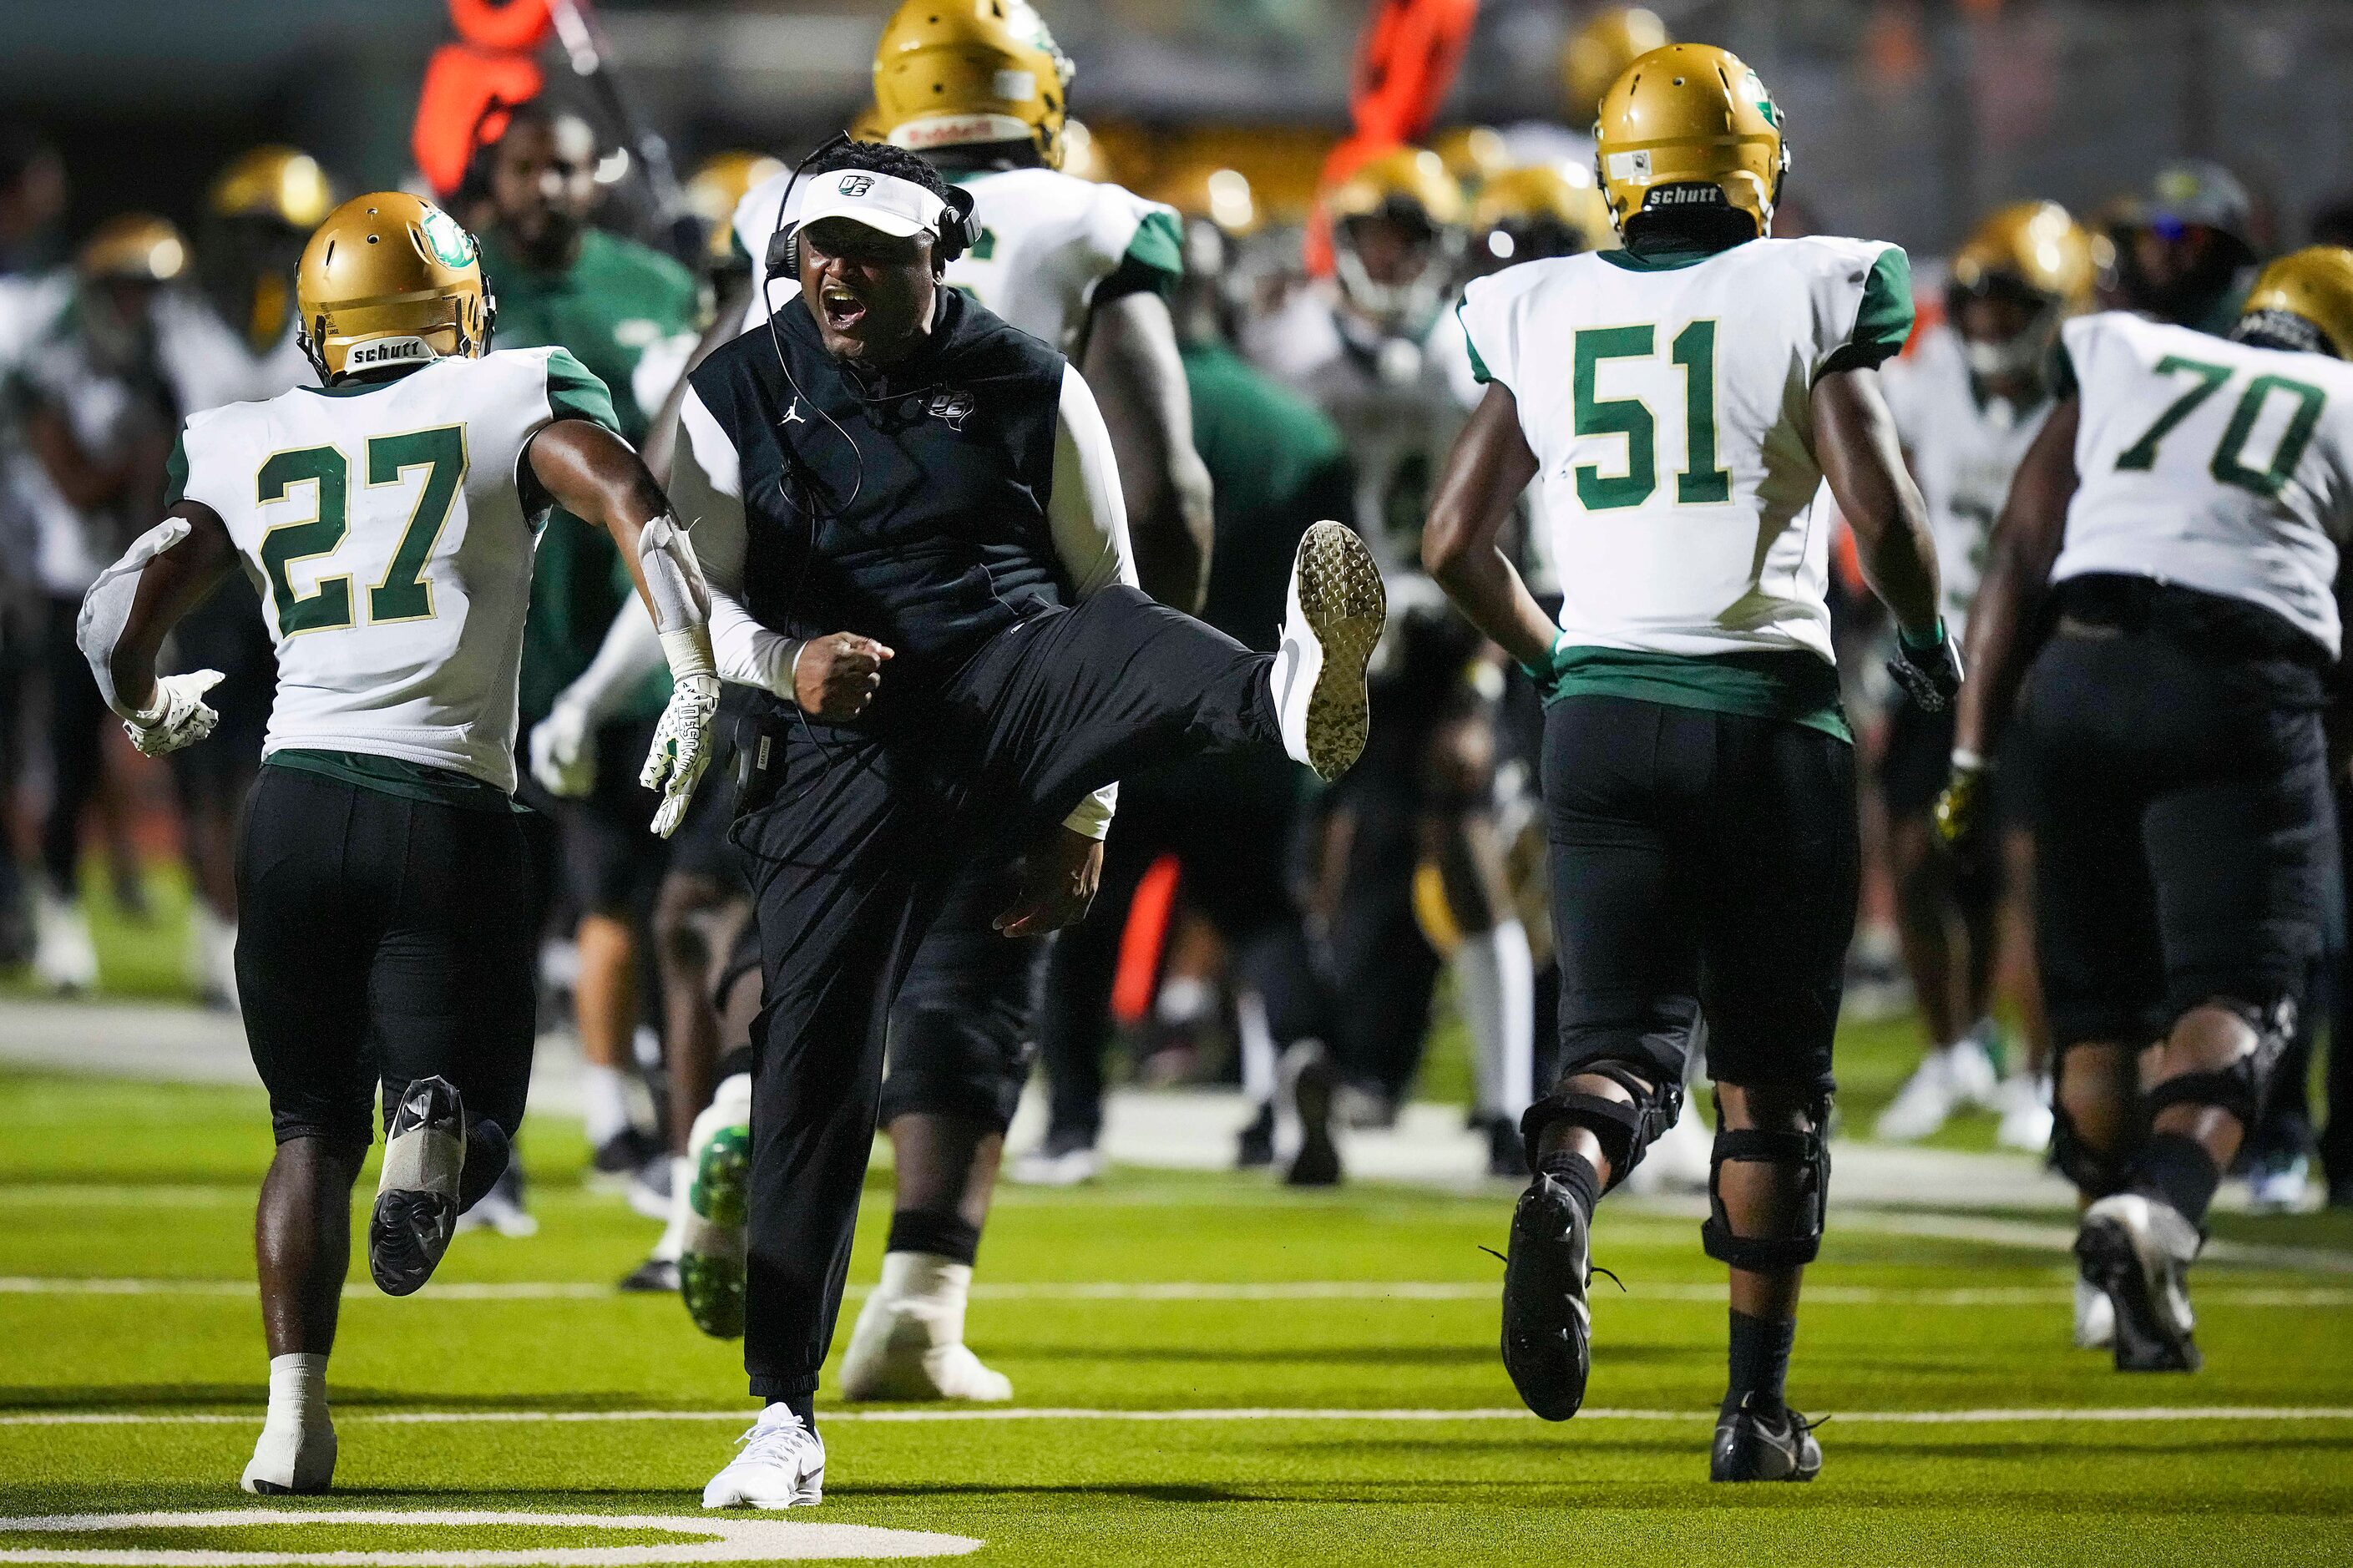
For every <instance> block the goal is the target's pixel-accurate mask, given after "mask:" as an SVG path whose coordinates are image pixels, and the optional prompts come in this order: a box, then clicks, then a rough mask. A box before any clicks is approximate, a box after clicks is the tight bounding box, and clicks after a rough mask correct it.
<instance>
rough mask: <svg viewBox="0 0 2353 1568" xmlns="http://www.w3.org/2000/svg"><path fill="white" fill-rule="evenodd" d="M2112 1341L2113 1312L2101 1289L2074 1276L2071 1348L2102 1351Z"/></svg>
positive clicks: (2114, 1337)
mask: <svg viewBox="0 0 2353 1568" xmlns="http://www.w3.org/2000/svg"><path fill="white" fill-rule="evenodd" d="M2114 1343H2116V1307H2115V1305H2114V1304H2113V1303H2112V1302H2110V1301H2109V1300H2108V1297H2107V1292H2106V1291H2105V1290H2102V1289H2100V1288H2099V1287H2098V1286H2097V1285H2094V1284H2093V1283H2092V1282H2091V1281H2090V1280H2089V1279H2084V1277H2083V1276H2082V1275H2080V1274H2079V1275H2077V1276H2076V1277H2075V1348H2076V1349H2077V1350H2079V1351H2104V1350H2105V1349H2107V1348H2108V1347H2109V1346H2110V1345H2112V1344H2114Z"/></svg>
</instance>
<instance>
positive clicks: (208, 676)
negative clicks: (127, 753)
mask: <svg viewBox="0 0 2353 1568" xmlns="http://www.w3.org/2000/svg"><path fill="white" fill-rule="evenodd" d="M220 683H221V672H220V671H219V670H217V669H192V670H190V671H189V672H188V673H187V674H185V675H164V676H158V677H157V678H156V680H155V700H153V702H151V703H149V704H148V705H147V706H146V707H144V708H142V709H141V710H139V711H138V712H136V713H133V714H132V716H131V717H130V718H128V719H125V720H124V721H122V728H123V731H124V732H125V733H126V734H128V735H129V736H130V737H131V743H132V745H134V746H136V747H138V748H139V750H140V752H141V754H142V755H143V756H150V757H160V756H162V755H164V753H165V752H176V751H178V750H179V749H180V748H181V747H182V746H192V745H194V744H195V743H196V742H198V741H201V740H203V739H204V738H205V737H206V735H209V734H211V733H212V732H213V726H214V725H216V724H217V723H219V722H220V715H219V714H218V713H216V712H214V711H213V710H212V709H211V708H210V707H208V706H207V705H206V702H205V693H206V692H207V691H210V690H211V689H213V688H214V687H216V686H218V685H219V684H220Z"/></svg>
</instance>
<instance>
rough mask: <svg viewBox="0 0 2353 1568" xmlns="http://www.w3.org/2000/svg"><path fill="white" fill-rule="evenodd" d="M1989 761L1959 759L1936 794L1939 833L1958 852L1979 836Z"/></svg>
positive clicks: (1946, 845) (1944, 841)
mask: <svg viewBox="0 0 2353 1568" xmlns="http://www.w3.org/2000/svg"><path fill="white" fill-rule="evenodd" d="M1985 779H1986V765H1985V764H1984V763H1968V762H1957V763H1954V764H1953V772H1952V774H1951V776H1950V777H1949V778H1947V780H1946V781H1945V787H1944V789H1943V790H1942V791H1940V792H1939V793H1938V795H1937V796H1936V837H1937V838H1938V839H1939V840H1941V841H1942V842H1943V843H1944V845H1945V847H1947V848H1948V849H1952V850H1954V851H1956V852H1960V851H1966V850H1967V849H1968V847H1969V845H1970V843H1971V842H1972V841H1973V840H1974V839H1975V837H1977V829H1978V795H1981V794H1982V793H1983V792H1984V789H1985Z"/></svg>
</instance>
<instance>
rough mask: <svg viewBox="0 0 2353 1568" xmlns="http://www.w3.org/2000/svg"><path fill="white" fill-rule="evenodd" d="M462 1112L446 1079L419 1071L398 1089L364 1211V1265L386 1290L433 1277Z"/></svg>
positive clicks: (462, 1156)
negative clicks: (371, 1208) (370, 1204)
mask: <svg viewBox="0 0 2353 1568" xmlns="http://www.w3.org/2000/svg"><path fill="white" fill-rule="evenodd" d="M465 1163H466V1112H465V1107H464V1105H463V1104H462V1103H461V1102H460V1101H459V1098H458V1090H457V1089H455V1088H454V1087H453V1086H452V1085H451V1084H450V1083H449V1081H448V1079H440V1078H420V1079H417V1080H416V1081H415V1082H413V1083H411V1084H410V1085H409V1086H408V1087H407V1088H406V1089H403V1090H402V1091H401V1094H400V1102H399V1103H398V1104H397V1105H396V1106H395V1107H394V1109H393V1112H392V1124H391V1126H390V1127H389V1128H388V1129H386V1131H385V1147H384V1175H383V1178H382V1180H380V1181H379V1182H378V1183H377V1184H376V1191H375V1212H374V1213H373V1214H372V1215H370V1216H369V1218H368V1272H369V1273H370V1274H371V1275H373V1276H375V1283H376V1289H379V1290H382V1291H383V1292H384V1293H385V1295H387V1296H407V1295H412V1294H414V1293H415V1292H416V1291H417V1289H419V1288H421V1287H422V1286H423V1285H424V1283H425V1282H426V1281H427V1279H432V1278H433V1270H434V1269H435V1268H438V1267H439V1266H440V1263H441V1255H442V1254H443V1253H444V1252H447V1251H448V1249H449V1237H451V1236H452V1235H453V1234H454V1233H455V1232H456V1230H457V1228H458V1207H459V1205H458V1194H459V1173H460V1172H461V1171H462V1170H463V1168H464V1166H465Z"/></svg>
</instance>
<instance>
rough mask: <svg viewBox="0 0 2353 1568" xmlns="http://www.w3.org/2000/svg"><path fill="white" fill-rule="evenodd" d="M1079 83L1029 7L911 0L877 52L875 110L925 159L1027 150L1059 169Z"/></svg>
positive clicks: (1015, 2)
mask: <svg viewBox="0 0 2353 1568" xmlns="http://www.w3.org/2000/svg"><path fill="white" fill-rule="evenodd" d="M1073 74H1074V72H1073V70H1072V68H1071V60H1070V57H1069V56H1067V55H1065V54H1063V53H1062V51H1061V50H1060V48H1059V47H1056V45H1055V43H1054V36H1053V34H1051V33H1050V32H1048V31H1047V30H1046V23H1045V19H1044V18H1043V17H1041V16H1039V15H1038V13H1037V12H1036V10H1034V9H1033V8H1032V7H1031V6H1030V5H1029V0H906V3H905V4H904V5H901V6H900V7H899V9H898V11H897V12H896V13H895V14H894V15H893V16H892V18H891V20H890V21H889V22H888V23H887V24H885V25H884V26H883V28H882V41H881V43H880V44H879V45H877V46H876V47H875V50H874V104H875V108H876V110H878V111H879V112H880V114H881V119H882V121H884V122H885V123H887V124H888V125H889V126H890V127H891V140H892V142H896V143H897V144H898V145H900V146H902V147H909V148H913V150H914V151H916V152H918V153H924V152H929V151H931V150H932V149H934V148H935V147H953V146H960V145H969V144H972V143H976V142H1030V143H1031V144H1033V145H1034V146H1036V148H1037V149H1038V155H1039V158H1040V159H1042V160H1043V161H1044V162H1045V164H1046V166H1047V167H1048V168H1050V169H1059V168H1060V167H1061V166H1062V155H1063V145H1062V125H1063V121H1064V118H1065V116H1066V115H1067V114H1068V113H1069V111H1070V104H1069V101H1068V98H1067V93H1068V90H1069V88H1070V83H1071V76H1072V75H1073Z"/></svg>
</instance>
